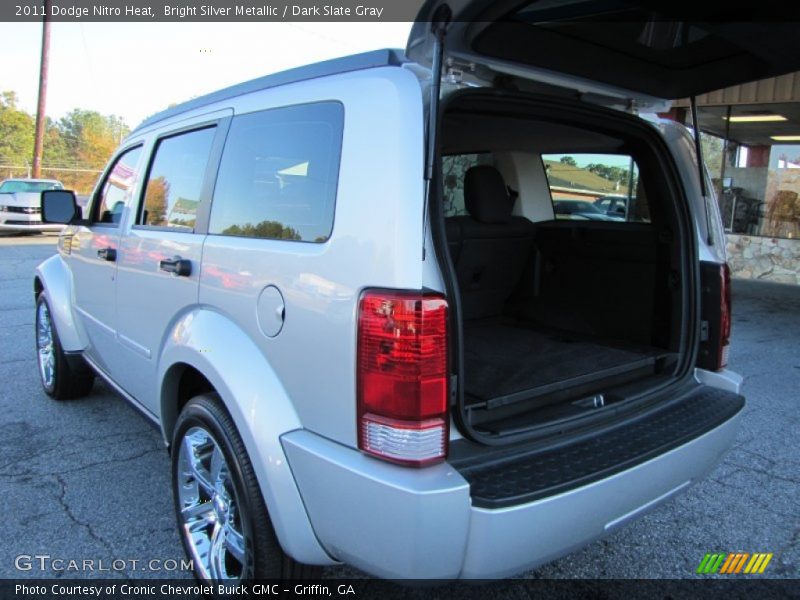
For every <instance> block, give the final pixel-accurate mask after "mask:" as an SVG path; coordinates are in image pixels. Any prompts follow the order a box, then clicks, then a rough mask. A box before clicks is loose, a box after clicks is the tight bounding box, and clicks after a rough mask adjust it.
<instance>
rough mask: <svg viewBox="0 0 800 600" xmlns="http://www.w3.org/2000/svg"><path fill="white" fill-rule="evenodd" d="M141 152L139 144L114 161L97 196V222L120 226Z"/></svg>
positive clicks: (95, 216) (95, 210)
mask: <svg viewBox="0 0 800 600" xmlns="http://www.w3.org/2000/svg"><path fill="white" fill-rule="evenodd" d="M141 154H142V147H141V146H137V147H136V148H131V149H130V150H127V151H126V152H124V153H123V154H122V155H120V157H119V158H117V160H116V161H115V162H114V166H113V167H111V170H110V171H109V172H108V175H107V176H106V180H105V181H104V182H103V185H102V186H101V188H100V194H99V195H98V196H97V198H96V202H95V207H94V212H93V215H94V222H95V223H105V224H108V225H112V226H115V227H118V226H119V223H120V221H121V220H122V213H123V210H124V209H125V206H126V205H127V203H128V201H129V198H130V195H131V191H132V189H133V185H134V183H136V179H137V175H138V174H137V172H136V165H137V163H138V162H139V156H141Z"/></svg>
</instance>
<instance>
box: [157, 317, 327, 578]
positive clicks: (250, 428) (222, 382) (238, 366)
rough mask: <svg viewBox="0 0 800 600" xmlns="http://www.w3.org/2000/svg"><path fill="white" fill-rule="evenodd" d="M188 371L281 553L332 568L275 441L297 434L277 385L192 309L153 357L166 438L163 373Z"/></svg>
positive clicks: (256, 358) (257, 361) (220, 322)
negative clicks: (234, 443) (236, 455)
mask: <svg viewBox="0 0 800 600" xmlns="http://www.w3.org/2000/svg"><path fill="white" fill-rule="evenodd" d="M182 365H190V366H192V367H193V368H195V369H197V370H198V371H199V372H200V373H202V374H203V376H204V377H205V378H206V379H208V381H209V382H211V384H212V385H213V386H214V388H215V389H216V391H217V393H218V394H219V395H220V397H221V398H222V401H223V402H224V403H225V406H226V408H227V410H228V412H229V413H230V415H231V417H232V418H233V421H234V423H235V424H236V428H237V429H238V431H239V434H240V435H241V436H242V441H243V442H244V445H245V447H246V449H247V453H248V455H249V457H250V460H251V462H252V463H253V469H254V470H255V473H256V477H257V478H258V483H259V486H260V488H261V493H262V495H263V497H264V501H265V503H266V505H267V509H268V510H269V514H270V518H271V520H272V524H273V526H274V528H275V533H276V535H277V536H278V540H279V541H280V544H281V546H282V547H283V549H284V551H285V552H286V553H287V554H289V555H290V556H292V557H293V558H294V559H295V560H298V561H300V562H302V563H306V564H315V565H330V564H336V563H335V561H334V560H332V559H331V558H330V556H328V554H327V553H326V552H325V551H324V550H323V548H322V546H321V545H320V543H319V541H318V540H317V538H316V535H315V534H314V531H313V529H312V528H311V524H310V522H309V519H308V515H307V514H306V511H305V507H304V506H303V501H302V499H301V497H300V492H299V491H298V489H297V485H296V484H295V481H294V477H293V476H292V472H291V470H290V469H289V464H288V462H287V460H286V456H285V454H284V452H283V448H282V446H281V443H280V436H281V435H282V434H284V433H286V432H288V431H293V430H295V429H300V428H301V423H300V419H299V418H298V416H297V413H296V411H295V410H294V406H293V405H292V402H291V400H290V399H289V397H288V396H287V394H286V391H285V390H284V388H283V385H282V384H281V382H280V380H279V379H278V377H277V375H276V374H275V372H274V371H273V369H272V368H271V366H270V365H269V363H268V362H267V360H266V358H265V357H264V355H263V354H262V353H261V351H260V350H259V349H258V347H257V346H256V345H255V344H254V343H253V341H252V340H251V339H250V338H249V337H248V336H247V335H246V334H245V333H244V332H243V331H242V330H241V329H239V327H238V326H237V325H236V323H234V322H233V321H232V320H230V319H228V318H227V317H225V316H224V315H222V314H220V313H218V312H216V311H213V310H209V309H207V308H197V309H194V310H193V311H191V312H189V313H187V314H186V315H184V316H183V317H182V318H181V319H179V320H178V321H177V322H176V323H175V324H174V326H173V328H172V329H171V331H170V333H169V335H167V337H166V338H165V343H164V346H163V348H162V351H161V354H160V356H159V364H158V381H160V382H162V388H161V423H162V429H163V430H164V431H163V433H164V437H165V439H166V440H168V441H169V440H170V439H171V437H172V435H171V434H172V432H171V431H167V429H171V423H174V419H173V418H172V415H173V414H174V411H175V407H174V406H171V405H170V403H171V402H172V399H173V398H174V397H175V396H174V394H171V393H169V391H168V390H167V389H166V386H169V385H170V381H171V378H170V371H171V370H172V369H173V368H175V367H178V366H182Z"/></svg>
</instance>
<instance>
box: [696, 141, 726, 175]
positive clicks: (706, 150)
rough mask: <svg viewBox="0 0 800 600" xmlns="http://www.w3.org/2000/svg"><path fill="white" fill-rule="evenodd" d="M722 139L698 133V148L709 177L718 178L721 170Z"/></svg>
mask: <svg viewBox="0 0 800 600" xmlns="http://www.w3.org/2000/svg"><path fill="white" fill-rule="evenodd" d="M723 145H724V142H723V140H722V138H719V137H717V136H715V135H711V134H708V133H702V132H701V133H700V146H701V147H702V149H703V161H704V162H705V163H706V167H707V168H708V172H709V173H711V177H719V174H720V172H721V170H722V148H723Z"/></svg>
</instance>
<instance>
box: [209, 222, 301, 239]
mask: <svg viewBox="0 0 800 600" xmlns="http://www.w3.org/2000/svg"><path fill="white" fill-rule="evenodd" d="M222 233H224V234H225V235H239V236H243V237H256V238H267V239H271V240H299V239H301V237H300V233H298V231H297V230H296V229H294V228H293V227H287V226H285V225H284V224H283V223H280V222H278V221H261V222H260V223H256V224H255V225H253V224H252V223H245V224H244V225H231V226H230V227H227V228H225V229H223V230H222Z"/></svg>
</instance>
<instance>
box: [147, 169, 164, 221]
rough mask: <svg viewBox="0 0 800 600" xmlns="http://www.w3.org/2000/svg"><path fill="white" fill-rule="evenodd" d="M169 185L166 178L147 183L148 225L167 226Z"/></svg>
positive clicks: (157, 178) (158, 178)
mask: <svg viewBox="0 0 800 600" xmlns="http://www.w3.org/2000/svg"><path fill="white" fill-rule="evenodd" d="M168 199H169V183H167V180H166V179H164V177H156V178H155V179H151V180H150V181H148V182H147V192H146V194H145V198H144V209H145V211H146V212H147V221H146V222H147V225H166V224H167V202H168Z"/></svg>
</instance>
